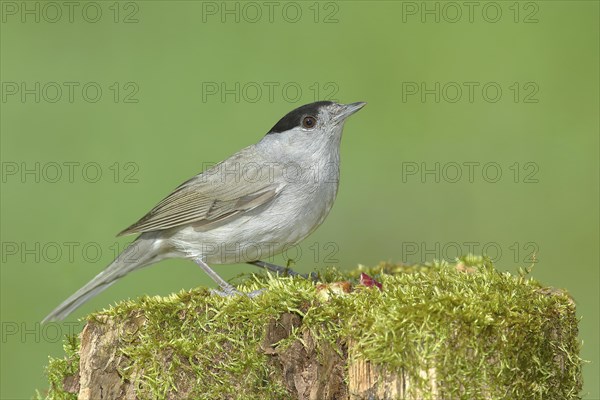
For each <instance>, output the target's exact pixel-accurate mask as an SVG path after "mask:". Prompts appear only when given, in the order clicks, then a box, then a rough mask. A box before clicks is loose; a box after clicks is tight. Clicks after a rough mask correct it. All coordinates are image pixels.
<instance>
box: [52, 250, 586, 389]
mask: <svg viewBox="0 0 600 400" xmlns="http://www.w3.org/2000/svg"><path fill="white" fill-rule="evenodd" d="M361 272H365V273H367V274H368V275H370V276H372V277H374V278H375V279H377V280H378V281H379V282H381V283H382V284H383V288H382V290H380V289H379V288H378V287H377V286H375V285H373V286H369V285H363V284H360V283H358V282H359V280H358V277H359V276H360V273H361ZM321 278H322V280H323V281H324V282H329V283H326V284H320V285H317V284H314V283H312V282H310V281H308V280H304V279H302V278H289V277H270V276H262V277H253V278H251V279H249V280H248V281H246V282H245V283H244V284H243V285H241V287H240V289H241V290H244V291H247V290H254V289H257V288H261V287H264V288H266V289H267V290H266V291H265V292H264V293H263V294H262V295H260V296H258V297H256V298H253V299H250V298H247V297H243V296H238V297H232V298H221V297H217V296H214V295H210V294H209V292H208V291H207V290H205V289H197V290H191V291H182V292H180V293H178V294H173V295H171V296H169V297H164V298H162V297H143V298H140V299H138V300H135V301H127V302H123V303H120V304H118V305H116V306H115V307H113V308H111V309H110V310H107V311H103V312H100V313H97V314H93V315H91V316H90V317H89V318H88V323H87V325H86V326H85V328H84V330H83V332H82V333H81V335H80V337H79V339H77V338H75V339H71V340H69V341H68V343H67V345H66V346H65V348H66V350H67V356H66V357H65V358H64V359H53V360H51V362H50V365H49V367H48V375H49V378H50V388H49V390H48V392H47V393H46V396H47V397H48V398H57V399H60V398H67V399H75V398H79V399H94V400H97V399H112V398H125V399H157V398H167V399H188V398H194V399H246V398H248V399H280V398H282V399H283V398H299V399H319V400H320V399H544V400H549V399H560V400H565V399H575V398H579V391H580V389H581V360H580V358H579V341H578V339H577V318H576V316H575V306H574V302H573V301H572V300H571V298H570V297H569V296H568V295H567V294H566V293H565V292H563V291H560V290H554V289H549V288H544V287H542V286H541V285H540V284H539V283H538V282H536V281H535V280H533V279H531V278H527V277H526V276H525V275H524V274H519V275H517V276H513V275H511V274H509V273H499V272H498V271H496V270H495V269H494V268H493V267H492V265H491V263H489V262H488V261H486V260H485V259H482V258H479V257H473V256H470V257H465V258H463V259H461V260H459V261H458V262H457V263H455V264H447V263H434V264H431V265H420V266H402V265H391V264H382V265H380V266H378V267H375V268H363V269H359V270H357V271H353V272H351V273H348V274H344V275H342V274H341V273H340V272H336V271H327V272H325V273H323V274H322V277H321ZM331 282H336V283H331ZM348 282H350V283H348Z"/></svg>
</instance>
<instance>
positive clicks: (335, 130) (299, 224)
mask: <svg viewBox="0 0 600 400" xmlns="http://www.w3.org/2000/svg"><path fill="white" fill-rule="evenodd" d="M365 104H366V103H362V102H360V103H352V104H337V103H334V102H330V101H319V102H316V103H311V104H306V105H304V106H301V107H299V108H297V109H295V110H293V111H291V112H290V113H288V114H287V115H285V116H284V117H283V118H281V119H280V120H279V122H277V123H276V124H275V126H273V128H271V130H270V131H269V132H268V133H267V134H266V135H265V136H264V137H263V138H262V139H261V140H260V141H259V142H258V143H256V144H253V145H251V146H248V147H246V148H244V149H242V150H240V151H239V152H237V153H236V154H234V155H232V156H231V157H229V158H228V159H226V160H225V161H222V162H220V163H218V164H216V165H214V166H213V167H211V168H209V169H207V170H206V171H204V172H202V173H200V174H199V175H196V176H194V177H193V178H191V179H189V180H188V181H186V182H184V183H183V184H181V185H180V186H178V187H177V188H176V189H175V190H174V191H173V192H172V193H171V194H170V195H168V196H167V197H165V198H164V199H163V200H162V201H161V202H160V203H158V204H157V205H156V207H154V208H153V209H152V210H150V212H148V213H147V214H146V215H145V216H144V217H142V218H141V219H140V220H139V221H137V222H136V223H134V224H133V225H131V226H130V227H129V228H127V229H125V230H123V231H122V232H121V233H120V234H119V235H128V234H140V235H139V236H138V237H137V239H135V241H134V242H132V244H131V245H129V246H128V247H127V248H126V249H125V250H124V251H123V252H122V253H121V254H120V255H119V256H118V257H117V258H116V259H115V260H114V261H113V262H112V263H111V264H110V265H109V266H108V267H107V268H106V269H105V270H103V271H102V272H100V273H99V274H98V275H97V276H96V277H94V278H93V279H92V280H91V281H90V282H88V283H87V284H86V285H85V286H83V287H82V288H81V289H79V290H78V291H77V292H75V293H74V294H73V295H72V296H71V297H69V298H68V299H66V300H65V301H64V302H63V303H61V304H60V305H59V306H58V307H57V308H56V309H54V310H53V311H52V312H51V313H50V314H49V315H48V316H47V317H46V318H45V319H44V321H43V322H48V321H55V320H61V319H64V318H65V317H66V316H67V315H69V314H70V313H71V312H73V311H74V310H75V309H76V308H77V307H79V306H81V305H82V304H83V303H84V302H86V301H87V300H89V299H90V298H92V297H93V296H95V295H97V294H98V293H100V292H101V291H103V290H104V289H106V288H107V287H109V286H110V285H112V284H113V283H115V282H116V281H117V280H118V279H119V278H121V277H123V276H125V275H126V274H128V273H129V272H131V271H133V270H136V269H139V268H142V267H145V266H148V265H151V264H154V263H156V262H158V261H161V260H164V259H167V258H188V259H191V260H193V261H194V262H195V263H197V264H198V265H199V266H200V267H201V268H202V269H203V270H204V271H206V272H207V273H208V275H209V276H210V277H211V278H212V279H213V280H215V282H216V283H217V284H218V285H219V286H220V288H221V291H220V292H219V293H221V294H233V293H237V291H236V289H235V288H233V287H232V286H231V285H230V284H228V283H227V282H225V281H224V280H223V279H222V278H220V277H219V276H218V275H217V274H216V273H215V272H214V271H213V270H212V269H211V268H210V267H209V266H208V264H233V263H241V262H254V261H257V260H260V259H263V258H267V257H272V256H273V255H276V254H279V253H281V252H282V251H284V250H285V249H286V248H289V246H294V245H296V244H297V243H299V242H300V241H301V240H303V239H304V238H306V237H307V236H308V235H310V234H311V232H313V231H314V230H315V229H316V228H317V227H318V226H319V225H320V224H321V223H322V222H323V220H324V219H325V217H326V216H327V214H328V213H329V210H330V209H331V207H332V205H333V202H334V200H335V197H336V194H337V190H338V181H339V163H340V141H341V138H342V130H343V128H344V122H345V121H346V119H347V118H348V117H349V116H350V115H352V114H354V113H355V112H357V111H358V110H360V109H361V108H362V107H363V106H364V105H365Z"/></svg>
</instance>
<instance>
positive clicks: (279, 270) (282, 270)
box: [248, 260, 317, 281]
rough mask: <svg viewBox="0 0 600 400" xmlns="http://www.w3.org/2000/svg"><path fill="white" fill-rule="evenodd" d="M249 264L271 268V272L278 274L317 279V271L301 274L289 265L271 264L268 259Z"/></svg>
mask: <svg viewBox="0 0 600 400" xmlns="http://www.w3.org/2000/svg"><path fill="white" fill-rule="evenodd" d="M248 264H252V265H255V266H257V267H260V268H264V269H266V270H269V271H271V272H275V273H276V274H282V275H285V274H287V275H290V276H301V277H303V278H305V279H311V280H313V281H316V280H317V274H316V273H315V272H312V273H310V274H299V273H298V272H296V271H293V270H291V269H290V268H288V267H282V266H279V265H276V264H271V263H268V262H266V261H260V260H257V261H251V262H249V263H248Z"/></svg>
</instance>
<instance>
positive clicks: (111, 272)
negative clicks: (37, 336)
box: [42, 235, 164, 323]
mask: <svg viewBox="0 0 600 400" xmlns="http://www.w3.org/2000/svg"><path fill="white" fill-rule="evenodd" d="M160 244H161V243H160V239H158V240H157V239H154V238H144V235H142V236H140V237H139V238H138V239H137V240H135V241H134V242H133V243H131V244H130V245H129V246H128V247H127V248H126V249H125V250H123V252H122V253H121V254H119V256H118V257H117V258H116V259H115V260H114V261H113V262H112V263H111V264H110V265H109V266H108V267H106V269H104V271H102V272H100V273H99V274H98V275H96V276H95V277H94V279H92V280H91V281H89V282H88V283H86V284H85V285H84V286H83V287H82V288H81V289H79V290H78V291H76V292H75V293H73V294H72V295H71V296H70V297H69V298H68V299H66V300H65V301H63V302H62V303H61V304H60V305H59V306H58V307H56V308H55V309H54V310H53V311H52V312H51V313H50V314H48V315H47V316H46V318H44V320H43V321H42V323H45V322H51V321H60V320H62V319H64V318H65V317H67V315H69V314H71V313H72V312H73V311H75V310H76V309H77V308H78V307H79V306H81V305H82V304H83V303H85V302H86V301H88V300H89V299H91V298H92V297H94V296H96V295H97V294H98V293H100V292H102V291H103V290H104V289H106V288H108V287H109V286H110V285H112V284H113V283H115V282H116V281H117V279H119V278H121V277H123V276H125V275H127V274H128V273H129V272H131V271H133V270H136V269H138V268H142V267H145V266H147V265H150V264H153V263H155V262H157V261H160V260H161V259H162V258H164V257H162V256H161V251H160V247H161V246H160Z"/></svg>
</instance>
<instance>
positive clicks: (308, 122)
mask: <svg viewBox="0 0 600 400" xmlns="http://www.w3.org/2000/svg"><path fill="white" fill-rule="evenodd" d="M315 125H317V119H316V118H315V117H313V116H312V115H307V116H306V117H304V118H302V126H303V127H304V128H306V129H312V128H314V127H315Z"/></svg>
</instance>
